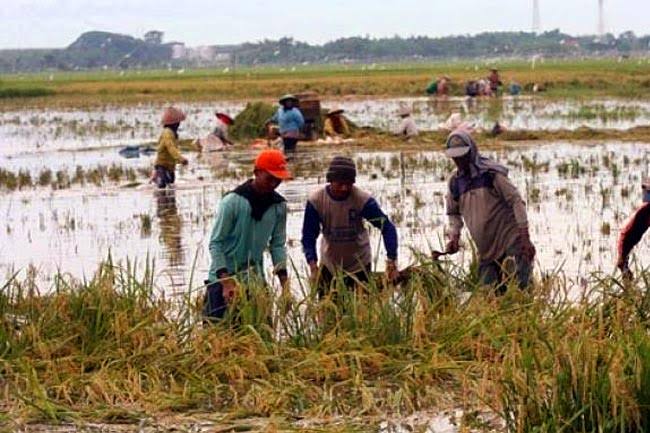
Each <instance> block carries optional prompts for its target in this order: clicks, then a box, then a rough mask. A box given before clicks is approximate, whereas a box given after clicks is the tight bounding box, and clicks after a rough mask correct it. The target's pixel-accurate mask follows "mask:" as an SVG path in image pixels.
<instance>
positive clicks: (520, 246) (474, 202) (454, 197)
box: [446, 130, 535, 294]
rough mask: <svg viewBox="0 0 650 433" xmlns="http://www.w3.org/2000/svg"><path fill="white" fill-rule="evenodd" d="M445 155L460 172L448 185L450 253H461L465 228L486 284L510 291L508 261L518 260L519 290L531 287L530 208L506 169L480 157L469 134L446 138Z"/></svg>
mask: <svg viewBox="0 0 650 433" xmlns="http://www.w3.org/2000/svg"><path fill="white" fill-rule="evenodd" d="M446 147H447V150H446V153H447V156H448V157H450V158H452V159H453V161H454V163H455V165H456V168H457V170H456V171H455V172H454V173H453V175H452V176H451V178H450V180H449V190H448V193H447V198H446V201H447V204H446V208H447V216H448V218H449V231H448V237H449V242H448V244H447V248H446V252H447V253H449V254H455V253H456V252H458V250H459V242H460V233H461V230H462V228H463V225H467V228H468V229H469V233H470V235H471V237H472V239H473V240H474V243H475V244H476V248H477V250H478V259H479V274H480V279H481V282H482V283H483V284H486V285H496V287H497V293H498V294H503V293H504V292H505V290H506V282H507V281H506V277H507V275H506V273H505V272H504V271H505V270H506V267H507V266H506V265H507V262H508V261H509V260H510V261H514V264H515V267H516V278H517V281H518V284H519V288H521V289H524V288H526V287H528V285H529V283H530V277H531V272H532V269H533V260H534V258H535V247H534V246H533V244H532V242H531V241H530V236H529V233H528V218H527V215H526V205H525V203H524V201H523V199H522V198H521V195H520V194H519V191H517V188H516V187H515V186H514V185H513V184H512V182H510V180H509V179H508V169H507V168H505V167H504V166H502V165H500V164H498V163H496V162H495V161H492V160H490V159H488V158H485V157H483V156H481V154H480V153H479V151H478V148H477V147H476V143H475V142H474V139H473V138H472V136H471V135H470V133H469V132H468V131H467V130H456V131H454V132H452V133H451V134H450V135H449V137H448V139H447V145H446Z"/></svg>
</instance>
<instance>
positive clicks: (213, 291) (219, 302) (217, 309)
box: [203, 280, 228, 320]
mask: <svg viewBox="0 0 650 433" xmlns="http://www.w3.org/2000/svg"><path fill="white" fill-rule="evenodd" d="M227 309H228V304H226V299H225V298H224V297H223V286H222V285H221V283H220V282H218V281H215V282H214V283H210V282H209V281H207V280H206V281H205V296H204V297H203V317H204V318H206V319H208V320H221V319H223V317H224V316H225V315H226V310H227Z"/></svg>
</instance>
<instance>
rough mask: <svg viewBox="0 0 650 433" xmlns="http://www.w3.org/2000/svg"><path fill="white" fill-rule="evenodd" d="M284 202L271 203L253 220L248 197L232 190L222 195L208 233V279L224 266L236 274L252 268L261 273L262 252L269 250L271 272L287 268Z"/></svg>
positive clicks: (262, 273)
mask: <svg viewBox="0 0 650 433" xmlns="http://www.w3.org/2000/svg"><path fill="white" fill-rule="evenodd" d="M286 230H287V204H286V202H281V203H275V204H272V205H271V206H270V207H269V208H268V209H267V210H266V212H265V213H264V215H263V216H262V219H261V220H259V221H256V220H255V219H254V218H253V217H252V215H251V206H250V204H249V202H248V200H247V199H246V198H244V197H242V196H241V195H239V194H236V193H234V192H233V193H229V194H227V195H226V196H224V197H223V199H222V200H221V202H220V203H219V208H218V209H217V216H216V220H215V223H214V228H213V229H212V235H211V236H210V256H211V257H212V263H211V265H210V271H209V274H208V280H209V281H210V282H213V281H215V280H216V279H217V271H218V270H220V269H227V270H228V273H229V274H231V275H232V274H236V273H238V272H242V271H245V270H247V269H248V268H254V269H255V271H256V272H257V274H258V275H259V276H260V277H263V276H264V263H263V253H264V250H265V249H266V248H268V249H269V251H270V253H271V259H272V261H273V266H274V268H275V272H278V271H280V270H286V268H287V250H286V240H287V231H286Z"/></svg>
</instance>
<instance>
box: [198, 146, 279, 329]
mask: <svg viewBox="0 0 650 433" xmlns="http://www.w3.org/2000/svg"><path fill="white" fill-rule="evenodd" d="M254 167H255V168H254V170H253V175H254V177H253V179H250V180H247V181H246V182H244V183H243V184H241V185H239V186H238V187H237V188H235V189H234V190H233V191H232V192H229V193H227V194H226V195H225V196H224V197H223V198H222V200H221V201H220V202H219V206H218V209H217V214H216V218H215V222H214V228H213V229H212V235H211V236H210V243H209V250H210V256H211V259H212V260H211V264H210V270H209V273H208V279H207V281H206V295H205V300H204V309H203V314H204V316H205V317H206V318H208V319H212V320H218V319H222V318H223V317H224V315H225V314H226V311H227V310H228V307H229V306H230V305H231V304H232V303H233V301H234V299H235V298H236V296H237V295H238V291H239V290H240V287H244V288H245V287H246V285H247V284H252V283H254V282H263V281H264V261H263V254H264V251H265V250H268V251H269V252H270V254H271V260H272V261H273V267H274V272H275V274H276V275H277V277H278V280H279V281H280V284H281V286H282V290H283V295H285V296H286V295H287V293H288V290H289V285H288V279H287V248H286V240H287V234H286V230H287V202H286V200H285V199H284V197H282V196H281V195H280V194H278V193H277V192H276V191H275V190H276V189H277V188H278V186H280V184H281V183H282V182H283V181H285V180H289V179H291V173H290V172H289V170H288V169H287V161H286V159H285V157H284V155H283V154H282V152H280V151H279V150H276V149H268V150H264V151H262V152H261V153H260V154H259V155H258V156H257V158H256V159H255V166H254Z"/></svg>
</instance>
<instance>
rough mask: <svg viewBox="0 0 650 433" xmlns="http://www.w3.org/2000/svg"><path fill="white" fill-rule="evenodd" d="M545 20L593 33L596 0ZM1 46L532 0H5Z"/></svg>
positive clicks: (470, 16)
mask: <svg viewBox="0 0 650 433" xmlns="http://www.w3.org/2000/svg"><path fill="white" fill-rule="evenodd" d="M539 2H540V11H541V22H542V29H543V30H552V29H555V28H559V29H561V30H562V31H565V32H568V33H572V34H594V33H595V32H596V26H597V21H598V18H597V17H598V14H597V9H598V8H597V4H598V1H597V0H539ZM2 3H3V5H2V7H0V47H2V48H29V47H64V46H66V45H68V44H70V43H71V42H73V41H74V40H75V39H76V37H77V36H79V34H81V33H82V32H85V31H88V30H106V31H112V32H118V33H125V34H130V35H134V36H139V37H141V36H142V35H143V34H144V32H146V31H147V30H150V29H159V30H162V31H164V32H165V40H166V41H170V40H177V41H183V42H185V43H187V44H188V45H192V46H194V45H203V44H228V43H237V42H245V41H256V40H261V39H265V38H268V39H277V38H279V37H282V36H293V37H294V38H295V39H298V40H302V41H307V42H311V43H322V42H326V41H329V40H332V39H336V38H338V37H341V36H356V35H370V36H376V37H381V36H392V35H395V34H398V35H401V36H410V35H427V36H445V35H451V34H468V33H470V34H474V33H479V32H482V31H495V30H526V31H528V30H530V29H531V26H532V0H390V1H387V0H322V1H319V2H317V1H314V0H273V1H270V0H230V1H223V0H2ZM649 15H650V0H605V26H606V30H607V31H609V32H613V33H620V32H623V31H625V30H633V31H634V32H635V33H637V34H648V33H650V24H649V23H650V21H648V16H649Z"/></svg>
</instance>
